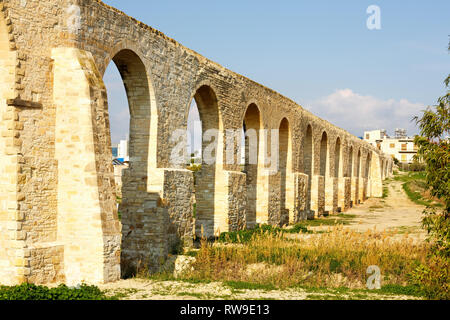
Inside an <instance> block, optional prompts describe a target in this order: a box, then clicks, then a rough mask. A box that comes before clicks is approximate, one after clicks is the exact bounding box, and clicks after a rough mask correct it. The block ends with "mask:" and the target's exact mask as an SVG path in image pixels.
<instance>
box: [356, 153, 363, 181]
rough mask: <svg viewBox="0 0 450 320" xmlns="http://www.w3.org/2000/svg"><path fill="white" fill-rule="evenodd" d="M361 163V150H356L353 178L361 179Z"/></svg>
mask: <svg viewBox="0 0 450 320" xmlns="http://www.w3.org/2000/svg"><path fill="white" fill-rule="evenodd" d="M361 163H362V154H361V149H360V148H358V153H357V156H356V162H355V177H357V178H360V177H361Z"/></svg>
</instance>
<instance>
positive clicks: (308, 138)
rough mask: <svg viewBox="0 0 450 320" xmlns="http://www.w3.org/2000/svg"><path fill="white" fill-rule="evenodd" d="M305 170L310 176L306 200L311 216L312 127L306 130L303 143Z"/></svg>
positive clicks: (307, 210)
mask: <svg viewBox="0 0 450 320" xmlns="http://www.w3.org/2000/svg"><path fill="white" fill-rule="evenodd" d="M303 170H304V173H305V174H306V175H308V191H307V198H306V212H307V214H308V216H311V182H312V175H313V131H312V127H311V125H308V126H307V128H306V133H305V139H304V142H303Z"/></svg>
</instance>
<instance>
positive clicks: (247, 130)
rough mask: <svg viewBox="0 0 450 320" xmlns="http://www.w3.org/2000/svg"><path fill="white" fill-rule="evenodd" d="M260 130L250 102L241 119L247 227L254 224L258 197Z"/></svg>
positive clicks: (259, 115) (256, 113)
mask: <svg viewBox="0 0 450 320" xmlns="http://www.w3.org/2000/svg"><path fill="white" fill-rule="evenodd" d="M260 130H261V114H260V111H259V109H258V106H257V105H256V104H251V105H250V106H249V107H248V108H247V111H246V113H245V116H244V121H243V134H244V137H245V138H244V141H243V145H242V149H243V151H244V152H243V153H244V154H243V159H242V160H243V169H244V173H245V174H246V175H247V179H246V183H247V207H246V215H247V217H246V221H247V228H253V227H255V225H256V215H257V197H258V176H259V171H260V170H259V155H260V145H259V141H260Z"/></svg>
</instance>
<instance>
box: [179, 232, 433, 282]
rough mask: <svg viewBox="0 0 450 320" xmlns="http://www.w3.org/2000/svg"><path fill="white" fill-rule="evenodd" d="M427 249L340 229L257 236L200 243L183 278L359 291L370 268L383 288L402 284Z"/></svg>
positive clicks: (407, 241)
mask: <svg viewBox="0 0 450 320" xmlns="http://www.w3.org/2000/svg"><path fill="white" fill-rule="evenodd" d="M428 250H429V248H428V245H427V244H418V243H414V242H413V240H412V239H410V238H409V237H408V235H407V234H405V235H404V237H403V239H402V240H394V239H393V234H390V233H386V232H384V233H379V232H376V231H375V230H373V231H368V232H367V233H365V234H360V233H356V232H353V231H348V230H345V229H344V228H343V227H342V226H338V227H333V228H330V232H328V233H323V234H314V235H300V236H298V237H297V238H295V239H293V238H292V237H289V236H287V235H283V234H281V233H278V234H274V233H270V232H265V233H263V232H261V233H257V234H255V235H253V237H252V239H251V240H250V241H248V242H246V243H245V244H218V243H216V244H211V243H208V242H206V241H203V242H202V246H201V249H200V251H199V252H198V254H197V259H196V262H195V264H194V266H193V267H194V268H193V271H191V272H189V273H187V274H185V275H184V276H183V277H184V278H185V279H191V280H195V279H198V280H200V279H201V280H211V281H243V282H250V283H255V284H261V285H270V286H273V287H276V288H280V289H283V288H288V287H295V286H302V287H327V288H340V287H347V288H355V289H364V288H365V286H366V281H367V277H368V275H367V274H366V271H367V268H368V267H369V266H372V265H376V266H378V267H379V268H380V269H381V272H382V277H383V280H382V283H383V285H387V284H393V285H406V284H407V283H408V277H409V274H410V273H411V272H412V271H413V270H414V269H415V268H416V267H417V266H418V265H419V264H420V263H424V262H425V261H426V257H427V253H428Z"/></svg>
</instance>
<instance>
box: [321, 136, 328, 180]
mask: <svg viewBox="0 0 450 320" xmlns="http://www.w3.org/2000/svg"><path fill="white" fill-rule="evenodd" d="M319 164H320V167H319V175H320V176H322V177H325V176H326V175H327V169H328V135H327V133H326V132H325V131H324V132H323V133H322V138H321V140H320V161H319Z"/></svg>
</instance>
